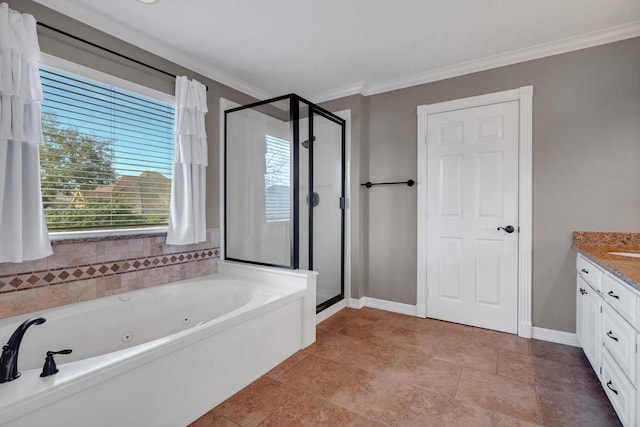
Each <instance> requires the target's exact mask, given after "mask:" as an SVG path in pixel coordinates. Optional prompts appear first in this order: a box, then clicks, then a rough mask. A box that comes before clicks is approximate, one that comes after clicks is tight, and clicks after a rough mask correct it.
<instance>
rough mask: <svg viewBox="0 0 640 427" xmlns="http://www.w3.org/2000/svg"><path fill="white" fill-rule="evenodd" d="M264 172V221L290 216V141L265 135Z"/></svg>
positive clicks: (282, 219) (283, 218)
mask: <svg viewBox="0 0 640 427" xmlns="http://www.w3.org/2000/svg"><path fill="white" fill-rule="evenodd" d="M264 160H265V173H264V205H265V212H266V221H267V222H274V221H288V220H289V219H290V218H291V167H290V165H291V143H290V142H289V141H285V140H283V139H278V138H274V137H272V136H269V135H267V137H266V150H265V157H264Z"/></svg>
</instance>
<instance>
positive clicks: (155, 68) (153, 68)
mask: <svg viewBox="0 0 640 427" xmlns="http://www.w3.org/2000/svg"><path fill="white" fill-rule="evenodd" d="M37 24H38V25H39V26H41V27H43V28H46V29H48V30H51V31H54V32H56V33H59V34H62V35H63V36H67V37H69V38H72V39H74V40H77V41H79V42H82V43H85V44H88V45H89V46H93V47H95V48H97V49H100V50H103V51H105V52H108V53H110V54H112V55H115V56H119V57H120V58H123V59H126V60H127V61H131V62H134V63H136V64H138V65H142V66H143V67H147V68H150V69H152V70H154V71H157V72H158V73H162V74H164V75H167V76H169V77H173V78H174V79H175V78H177V77H178V76H176V75H175V74H173V73H170V72H168V71H165V70H162V69H160V68H157V67H154V66H153V65H149V64H146V63H144V62H142V61H138V60H137V59H134V58H131V57H130V56H126V55H123V54H121V53H119V52H116V51H114V50H111V49H109V48H106V47H104V46H100V45H99V44H96V43H93V42H90V41H89V40H85V39H83V38H81V37H78V36H74V35H73V34H71V33H68V32H66V31H63V30H60V29H58V28H55V27H52V26H51V25H47V24H44V23H42V22H37ZM205 87H206V88H207V91H208V90H209V86H207V85H205Z"/></svg>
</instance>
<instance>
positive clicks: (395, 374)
mask: <svg viewBox="0 0 640 427" xmlns="http://www.w3.org/2000/svg"><path fill="white" fill-rule="evenodd" d="M461 374H462V367H460V366H458V365H452V364H450V363H447V362H443V361H441V360H437V359H432V358H429V357H423V356H422V357H421V356H417V355H408V356H405V357H402V358H401V359H400V361H399V362H398V364H396V366H395V367H394V368H393V369H392V370H391V372H390V373H389V379H391V380H395V381H398V382H402V383H405V384H411V385H415V386H418V387H421V388H423V389H427V390H431V391H433V392H436V393H439V394H443V395H446V396H449V397H453V396H454V395H455V394H456V390H457V388H458V381H459V380H460V375H461Z"/></svg>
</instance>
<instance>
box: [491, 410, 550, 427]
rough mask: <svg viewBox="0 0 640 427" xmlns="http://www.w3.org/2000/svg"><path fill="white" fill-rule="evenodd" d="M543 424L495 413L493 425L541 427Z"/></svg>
mask: <svg viewBox="0 0 640 427" xmlns="http://www.w3.org/2000/svg"><path fill="white" fill-rule="evenodd" d="M541 426H542V424H534V423H529V422H527V421H522V420H519V419H517V418H513V417H510V416H508V415H504V414H500V413H498V412H494V413H493V427H541Z"/></svg>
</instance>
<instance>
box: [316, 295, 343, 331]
mask: <svg viewBox="0 0 640 427" xmlns="http://www.w3.org/2000/svg"><path fill="white" fill-rule="evenodd" d="M346 306H347V301H346V300H342V301H338V302H337V303H335V304H333V305H332V306H330V307H328V308H325V309H324V310H322V311H321V312H320V313H318V314H316V325H317V324H318V323H320V322H322V321H323V320H327V319H328V318H329V317H331V316H333V315H334V314H336V313H337V312H339V311H340V310H342V309H343V308H345V307H346Z"/></svg>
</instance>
